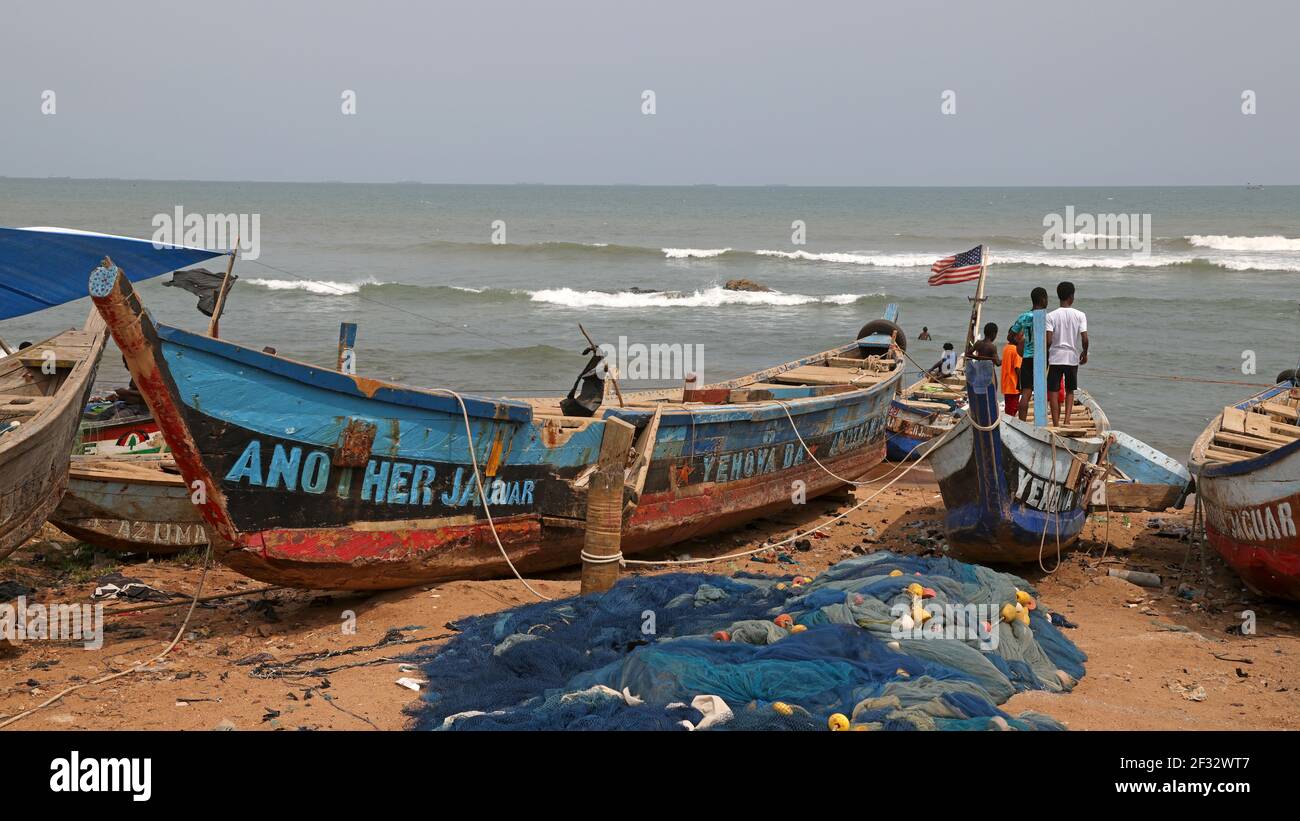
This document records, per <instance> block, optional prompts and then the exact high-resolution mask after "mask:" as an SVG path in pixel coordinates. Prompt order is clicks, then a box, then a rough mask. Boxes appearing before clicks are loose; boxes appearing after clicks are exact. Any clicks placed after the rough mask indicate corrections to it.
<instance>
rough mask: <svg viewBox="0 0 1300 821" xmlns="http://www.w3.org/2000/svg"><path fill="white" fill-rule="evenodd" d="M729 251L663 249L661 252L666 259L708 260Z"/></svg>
mask: <svg viewBox="0 0 1300 821" xmlns="http://www.w3.org/2000/svg"><path fill="white" fill-rule="evenodd" d="M730 250H731V249H730V248H664V249H663V252H664V256H665V257H667V258H668V259H710V258H712V257H720V256H722V255H723V254H725V253H727V252H728V251H730Z"/></svg>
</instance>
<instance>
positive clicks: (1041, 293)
mask: <svg viewBox="0 0 1300 821" xmlns="http://www.w3.org/2000/svg"><path fill="white" fill-rule="evenodd" d="M1029 299H1030V301H1031V302H1032V303H1033V306H1034V307H1033V308H1031V309H1030V310H1028V311H1025V312H1024V313H1023V314H1021V315H1020V316H1018V317H1016V321H1015V322H1013V323H1011V329H1010V330H1011V333H1013V334H1018V335H1019V336H1020V338H1021V339H1023V340H1024V341H1025V353H1024V361H1023V362H1022V363H1021V365H1020V410H1019V412H1018V413H1017V414H1016V415H1017V416H1019V417H1020V418H1021V419H1025V418H1026V417H1027V416H1028V415H1029V406H1030V404H1031V403H1032V401H1033V394H1034V311H1036V310H1044V309H1046V308H1047V289H1046V288H1042V287H1039V288H1035V289H1034V290H1032V291H1030V292H1029Z"/></svg>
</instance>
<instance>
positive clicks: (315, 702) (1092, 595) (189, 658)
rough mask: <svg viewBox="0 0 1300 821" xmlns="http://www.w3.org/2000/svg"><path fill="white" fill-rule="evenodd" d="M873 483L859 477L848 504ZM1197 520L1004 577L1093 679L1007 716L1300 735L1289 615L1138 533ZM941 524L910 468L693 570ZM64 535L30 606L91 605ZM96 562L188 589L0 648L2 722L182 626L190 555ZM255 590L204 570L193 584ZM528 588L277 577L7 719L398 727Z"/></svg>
mask: <svg viewBox="0 0 1300 821" xmlns="http://www.w3.org/2000/svg"><path fill="white" fill-rule="evenodd" d="M872 492H874V490H873V489H872V488H870V487H868V488H863V489H859V490H857V491H856V498H857V499H862V498H866V496H867V495H868V494H870V493H872ZM853 498H854V497H852V496H849V495H844V496H840V497H837V498H834V499H824V500H816V501H814V502H811V503H809V504H808V505H807V506H806V508H805V509H803V510H799V511H796V512H791V513H788V514H785V515H782V516H780V517H774V518H770V519H764V520H760V521H758V522H755V523H752V524H750V525H747V526H746V527H743V528H740V529H738V530H735V531H731V532H728V533H723V534H720V535H717V536H713V537H709V538H707V539H702V540H697V541H695V542H688V543H685V544H682V545H678V546H676V547H674V548H671V549H669V550H667V551H664V552H661V553H657V554H654V555H652V556H638V557H637V558H672V557H681V556H685V555H689V556H690V557H693V558H705V557H709V556H720V555H725V554H729V553H735V552H739V551H743V550H748V549H752V548H755V547H758V546H760V545H762V544H763V543H764V542H768V541H776V540H779V539H783V538H785V537H787V536H790V535H792V534H794V533H796V532H798V531H799V530H802V529H806V528H807V527H809V526H812V525H814V524H816V523H820V522H822V521H825V520H826V519H828V518H830V517H831V516H832V515H834V514H836V513H837V512H840V511H842V510H844V509H846V508H847V507H849V506H851V505H852V504H853ZM1190 515H1191V508H1190V505H1189V506H1188V507H1187V508H1186V509H1185V510H1184V511H1180V512H1171V513H1164V514H1144V513H1138V514H1121V513H1112V514H1110V515H1109V516H1107V515H1106V514H1105V513H1099V514H1097V515H1094V516H1092V517H1091V520H1090V522H1089V524H1088V525H1086V526H1085V529H1084V536H1085V539H1084V541H1083V542H1082V543H1081V546H1080V549H1079V550H1077V551H1075V552H1074V553H1073V554H1071V555H1069V556H1067V557H1066V558H1065V560H1064V561H1063V562H1062V564H1061V566H1060V567H1059V569H1057V570H1055V572H1053V573H1044V572H1043V571H1042V570H1040V569H1039V568H1038V567H1032V566H1031V567H1025V568H1020V569H1018V570H1016V571H1015V572H1018V573H1020V575H1022V576H1024V577H1025V578H1026V579H1027V580H1028V581H1030V582H1031V583H1032V584H1033V585H1035V586H1036V587H1037V588H1038V590H1039V593H1040V599H1041V601H1042V603H1043V604H1044V605H1045V606H1047V607H1049V608H1051V609H1052V610H1055V611H1058V612H1060V613H1063V614H1064V615H1066V616H1067V617H1068V618H1069V619H1070V620H1071V621H1072V622H1074V623H1076V624H1078V628H1077V629H1074V630H1069V631H1067V634H1068V635H1069V636H1070V638H1071V639H1073V640H1074V641H1075V642H1076V643H1077V644H1078V645H1079V646H1080V647H1081V648H1082V649H1083V650H1084V651H1085V652H1087V654H1088V657H1089V658H1088V662H1087V671H1088V674H1087V676H1086V677H1085V678H1084V679H1083V681H1082V683H1081V684H1080V685H1079V686H1078V687H1077V688H1076V689H1075V690H1074V691H1073V692H1072V693H1068V694H1063V695H1052V694H1048V693H1042V692H1030V693H1021V694H1018V695H1016V696H1015V697H1014V698H1013V699H1012V700H1011V701H1010V702H1009V703H1008V704H1007V705H1005V708H1006V709H1007V710H1009V711H1011V712H1019V711H1021V710H1026V709H1032V710H1039V711H1041V712H1045V713H1048V714H1049V715H1051V716H1053V717H1055V718H1057V719H1058V720H1060V721H1062V722H1064V723H1065V724H1066V725H1067V726H1068V727H1070V728H1071V729H1074V730H1109V729H1180V730H1200V729H1278V728H1285V729H1300V709H1298V708H1300V692H1298V691H1297V689H1296V687H1297V686H1298V683H1300V608H1298V607H1295V606H1288V605H1286V604H1282V603H1278V602H1269V601H1264V600H1260V599H1258V598H1257V597H1255V596H1253V595H1250V594H1249V593H1247V592H1246V591H1244V589H1243V588H1242V586H1241V583H1240V582H1239V581H1238V580H1237V578H1236V577H1235V576H1234V575H1233V574H1232V572H1231V571H1230V570H1229V569H1228V568H1227V567H1226V566H1225V565H1224V564H1223V563H1222V562H1221V561H1220V560H1219V558H1218V557H1217V556H1216V555H1214V554H1213V553H1212V552H1207V554H1206V555H1205V557H1204V561H1203V562H1202V559H1201V557H1200V556H1198V555H1197V554H1196V553H1195V552H1193V553H1191V554H1190V557H1189V556H1188V552H1187V543H1186V542H1185V541H1181V540H1178V539H1175V538H1165V537H1161V536H1158V535H1156V533H1157V528H1153V527H1148V524H1149V523H1150V522H1151V521H1152V520H1153V519H1154V520H1159V521H1161V522H1163V523H1165V524H1166V525H1182V526H1184V527H1186V526H1187V525H1189V524H1190ZM941 517H942V502H941V500H940V498H939V494H938V488H937V487H936V486H935V485H934V484H933V482H932V481H931V479H930V477H929V472H928V470H927V469H925V468H920V469H917V470H915V471H913V472H912V473H911V474H910V475H909V476H907V477H906V478H905V479H904V480H903V481H902V482H900V483H899V484H897V485H895V486H894V487H892V488H890V489H888V490H886V491H884V493H883V494H881V495H880V496H879V497H877V498H876V499H875V500H874V501H872V502H871V503H869V504H868V505H866V506H865V507H863V508H861V509H859V510H857V511H855V512H853V513H852V514H850V515H849V516H848V517H847V518H845V519H844V520H843V521H840V522H837V523H835V524H833V525H831V526H830V527H828V528H826V530H825V531H823V533H824V534H825V536H824V537H814V538H810V539H808V540H807V541H806V542H804V543H801V544H797V545H789V546H787V547H786V548H783V550H784V552H786V553H787V554H788V556H789V558H791V559H793V560H794V561H795V562H797V564H788V563H768V562H760V561H755V560H752V559H732V560H725V561H720V562H716V563H712V564H706V565H696V566H693V567H690V568H688V569H691V570H697V571H700V572H712V573H722V574H729V573H732V572H734V571H736V570H742V569H743V570H748V571H756V572H767V573H778V574H790V573H800V574H807V575H816V573H818V572H820V571H821V570H823V569H825V568H826V567H828V566H829V565H832V564H834V563H836V562H838V561H842V560H844V559H847V558H850V557H852V556H854V555H860V554H862V553H864V552H869V551H873V550H879V549H886V548H887V549H891V550H894V551H896V552H900V553H908V554H918V553H933V552H936V551H941V550H942V543H943V534H942V523H941ZM1107 519H1109V522H1107ZM1108 524H1109V539H1110V542H1111V544H1110V547H1109V549H1108V550H1107V549H1106V548H1105V547H1104V542H1105V540H1106V537H1107V533H1106V528H1107V525H1108ZM74 547H75V542H73V540H71V539H70V538H69V537H67V536H64V535H62V534H61V533H59V532H58V531H57V530H56V529H54V528H53V527H51V526H48V525H47V526H46V528H45V529H44V531H43V532H42V533H41V534H40V535H39V536H38V537H37V538H36V539H33V540H32V541H31V542H29V544H28V545H27V546H25V547H24V548H23V549H22V550H20V551H19V552H17V553H15V554H14V556H13V557H11V559H10V560H9V561H7V562H4V563H0V581H8V580H16V581H20V582H22V583H24V584H26V585H28V586H30V587H34V588H36V591H35V593H34V594H33V595H32V596H30V597H29V602H32V601H46V602H48V601H59V602H81V601H87V600H88V599H89V596H90V593H91V592H92V591H93V590H94V587H95V582H94V579H95V577H97V576H98V575H100V574H101V573H103V572H107V571H108V570H110V569H113V567H101V568H90V567H85V566H81V565H78V564H76V563H75V562H74V561H72V560H70V558H69V554H70V553H71V551H72V550H73V548H74ZM1103 552H1105V556H1104V558H1103ZM1047 554H1048V555H1047V556H1045V557H1044V563H1045V564H1046V566H1047V567H1048V568H1052V567H1053V566H1054V565H1055V554H1054V551H1053V549H1052V547H1051V546H1050V545H1049V546H1048V549H1047ZM1185 559H1186V561H1185ZM108 561H109V562H112V563H113V565H116V566H117V567H116V569H120V570H121V571H122V572H123V573H125V574H126V575H128V576H132V577H135V578H138V579H140V580H142V581H144V582H146V583H148V584H150V585H152V586H154V587H156V588H159V589H161V590H165V591H168V592H173V593H179V594H182V595H184V596H185V598H184V599H181V598H178V599H175V601H176V602H178V603H179V604H178V606H174V607H169V608H159V609H153V610H147V611H141V612H130V613H128V612H122V613H117V614H111V612H110V615H108V616H107V619H106V621H107V626H106V629H105V633H104V646H103V648H102V649H100V650H86V649H84V648H83V647H82V646H81V645H80V644H79V643H53V642H24V643H22V644H20V645H19V646H18V647H16V648H7V649H6V648H3V647H0V721H3V720H5V717H8V716H12V715H15V714H18V713H20V712H22V711H24V710H27V709H29V708H31V707H34V706H36V705H37V704H39V703H41V702H42V701H44V700H46V699H47V698H49V697H50V696H52V695H54V694H55V693H57V692H59V691H61V690H63V689H65V688H66V687H69V686H72V685H75V684H78V683H84V682H85V681H88V680H91V679H94V678H96V677H99V676H102V675H104V674H105V673H110V672H113V671H116V670H122V669H125V668H128V667H130V666H131V665H133V664H135V663H136V662H139V661H142V660H145V659H149V658H152V657H153V656H156V655H157V654H158V653H159V652H161V651H162V650H163V648H164V647H166V645H167V644H168V643H169V642H170V641H171V639H172V637H173V636H174V635H175V634H176V631H177V629H178V628H179V627H180V625H181V623H182V621H183V620H184V618H185V614H186V612H187V611H188V609H189V597H191V596H192V595H193V593H194V590H195V586H196V585H197V583H198V581H199V577H200V568H201V556H197V557H196V556H193V555H189V556H185V557H181V558H179V559H158V560H155V561H144V560H140V559H133V560H127V561H122V560H121V559H120V558H118V557H113V556H109V557H108ZM1112 567H1115V568H1128V569H1133V570H1144V571H1149V572H1154V573H1157V574H1159V575H1160V576H1161V577H1162V580H1163V586H1162V588H1161V589H1159V590H1156V589H1150V588H1144V587H1139V586H1137V585H1134V584H1130V583H1129V582H1127V581H1124V580H1121V579H1118V578H1113V577H1109V576H1107V570H1108V569H1109V568H1112ZM639 572H640V571H639ZM650 572H667V569H665V570H656V571H650ZM1180 573H1181V580H1180ZM530 581H531V582H532V584H533V585H534V587H536V588H537V589H538V590H540V591H541V592H543V593H545V594H546V595H548V596H551V597H563V596H567V595H576V594H577V591H578V570H577V569H576V568H574V569H570V570H566V571H563V572H558V573H553V574H546V575H544V576H543V577H540V578H537V579H530ZM1180 583H1181V585H1182V590H1183V593H1182V594H1181V595H1180V593H1179V590H1180ZM264 586H265V585H263V584H261V583H260V582H255V581H252V580H250V579H247V578H244V577H242V576H239V575H238V574H236V573H234V572H232V571H229V570H226V569H224V568H221V567H213V568H212V569H211V570H210V572H209V573H208V576H207V580H206V583H205V586H204V595H205V596H207V595H214V594H223V593H235V592H241V591H251V590H258V589H260V588H262V587H264ZM534 600H535V599H534V598H533V597H532V595H531V594H530V593H529V592H528V591H527V590H526V589H524V587H523V585H521V584H520V583H519V582H518V581H516V580H513V579H512V580H500V581H489V582H481V581H474V582H450V583H444V584H438V585H429V586H425V587H415V588H409V589H406V590H400V591H391V592H386V593H380V594H351V593H349V594H340V593H330V592H327V591H301V590H273V591H270V592H266V593H258V594H254V595H249V596H243V597H236V598H228V599H222V600H218V601H214V602H211V603H209V604H208V605H201V606H200V607H199V608H197V609H196V610H195V611H194V615H193V617H192V619H191V620H190V623H189V625H188V626H187V628H186V634H185V636H184V637H183V639H182V641H181V642H180V643H179V644H178V645H177V646H176V648H175V649H174V650H173V651H172V652H171V653H170V655H168V656H167V657H166V658H165V659H163V660H162V661H161V662H160V663H158V664H156V665H153V666H151V667H150V668H148V669H147V670H145V671H142V672H139V673H133V674H131V675H128V676H124V677H121V678H118V679H115V680H113V681H110V682H106V683H104V684H101V685H92V686H89V687H85V688H83V689H81V690H78V691H76V692H73V693H71V694H69V695H68V696H66V697H64V698H63V699H62V700H60V701H58V702H56V703H54V704H52V705H50V706H49V707H47V708H45V709H43V710H41V711H40V712H37V713H35V714H33V715H31V716H29V717H27V718H25V719H23V720H22V721H20V722H18V723H16V724H14V725H11V727H10V728H11V729H196V730H213V729H238V730H276V729H348V730H356V729H363V730H364V729H370V728H376V729H384V730H396V729H401V728H402V727H403V726H404V725H405V723H406V717H405V716H404V714H403V712H402V709H403V707H405V706H406V705H407V704H408V703H410V702H411V701H412V700H413V699H414V698H416V694H415V693H414V692H412V691H410V690H408V689H405V688H404V687H402V686H399V685H398V684H397V683H396V682H397V680H398V679H399V678H403V677H406V676H412V677H416V678H418V677H419V674H418V673H412V672H407V671H403V670H401V669H400V666H399V665H400V662H399V661H398V660H397V657H399V656H400V655H402V654H403V653H405V652H407V651H408V650H410V649H412V648H413V647H415V646H420V645H422V644H436V643H438V642H441V641H445V640H446V638H447V637H448V636H449V635H450V634H451V632H452V631H450V630H449V629H448V628H447V627H446V626H445V625H446V624H447V622H449V621H453V620H455V619H458V618H461V617H464V616H468V615H474V614H481V613H489V612H493V611H497V610H502V609H505V608H509V607H513V606H516V605H520V604H526V603H528V602H530V601H534ZM137 606H141V605H121V604H113V605H111V606H110V607H108V608H106V610H107V611H112V610H113V609H114V608H123V609H125V608H126V607H137ZM1246 609H1249V610H1253V611H1254V612H1255V614H1256V617H1255V621H1256V628H1257V632H1256V633H1255V634H1254V635H1240V634H1237V633H1233V632H1229V631H1230V630H1232V629H1233V628H1234V627H1238V626H1239V625H1241V623H1242V622H1241V619H1240V618H1238V617H1237V615H1236V614H1237V613H1239V612H1241V611H1242V610H1246ZM349 613H352V614H355V632H347V631H346V628H347V626H348V625H349V624H350V623H351V621H352V620H351V619H350V618H349V616H348V614H349Z"/></svg>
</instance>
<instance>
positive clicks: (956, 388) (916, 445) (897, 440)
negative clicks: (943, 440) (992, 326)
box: [886, 370, 966, 462]
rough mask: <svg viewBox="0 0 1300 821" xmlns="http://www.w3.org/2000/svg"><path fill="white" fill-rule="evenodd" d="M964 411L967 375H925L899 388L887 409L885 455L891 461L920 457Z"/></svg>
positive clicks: (959, 373) (959, 372) (954, 423)
mask: <svg viewBox="0 0 1300 821" xmlns="http://www.w3.org/2000/svg"><path fill="white" fill-rule="evenodd" d="M965 413H966V374H965V371H964V370H961V371H958V372H957V373H954V374H953V375H952V376H947V377H942V378H940V377H935V376H926V377H923V378H922V379H921V380H919V381H917V382H914V383H912V384H911V385H909V386H907V387H906V388H904V389H903V390H902V392H901V393H900V394H899V396H898V397H897V398H896V399H894V401H893V404H892V405H891V406H890V408H889V422H888V425H887V430H888V439H887V451H886V455H887V456H888V458H889V460H890V461H892V462H903V461H906V460H908V459H917V458H920V456H921V455H922V454H924V453H925V451H926V449H927V447H926V446H925V443H926V442H931V441H933V440H935V439H937V438H938V437H940V436H943V435H944V434H946V433H947V432H948V431H950V430H952V429H953V427H954V426H955V425H956V424H957V420H958V419H959V418H961V417H962V416H963V415H964V414H965Z"/></svg>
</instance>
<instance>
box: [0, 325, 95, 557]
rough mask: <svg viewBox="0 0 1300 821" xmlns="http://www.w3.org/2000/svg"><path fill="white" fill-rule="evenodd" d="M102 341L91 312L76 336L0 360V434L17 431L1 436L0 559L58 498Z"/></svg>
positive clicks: (67, 335)
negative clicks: (2, 429)
mask: <svg viewBox="0 0 1300 821" xmlns="http://www.w3.org/2000/svg"><path fill="white" fill-rule="evenodd" d="M106 339H107V336H106V334H105V331H104V323H103V322H102V321H101V320H100V318H99V316H98V315H97V314H94V313H93V312H92V314H91V316H90V317H89V318H88V319H87V321H86V324H85V326H84V327H83V328H82V329H81V330H75V331H65V332H64V333H61V334H59V335H57V336H55V337H52V338H51V339H49V340H46V341H45V342H42V343H40V344H39V345H35V346H33V347H30V348H27V349H25V350H22V351H18V352H17V353H14V354H12V355H10V356H7V357H4V358H0V426H4V425H7V424H8V423H10V422H17V423H18V427H17V428H14V429H11V430H9V431H8V432H7V433H3V434H0V558H4V557H5V556H8V555H9V554H10V553H12V552H13V551H14V550H16V549H17V548H18V547H19V546H20V545H22V543H23V542H24V541H26V540H27V539H28V538H29V537H30V536H31V535H32V534H33V533H35V532H36V531H37V530H38V529H39V528H40V526H41V525H42V524H43V523H44V522H45V520H46V518H48V517H49V515H50V513H52V512H53V511H54V508H55V506H56V505H58V503H59V500H60V499H61V498H62V497H63V492H64V489H65V488H66V486H67V482H68V462H69V459H70V455H71V453H72V446H73V442H74V441H75V438H76V435H77V425H78V423H79V422H80V419H81V409H82V407H83V406H84V405H85V402H86V397H87V396H88V395H89V393H90V389H91V386H92V384H93V383H94V381H95V371H96V369H97V368H98V367H99V358H100V355H101V354H102V353H103V350H104V343H105V340H106ZM47 352H52V354H53V355H52V356H49V355H47ZM43 366H45V367H44V369H43ZM48 371H53V372H48Z"/></svg>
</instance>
